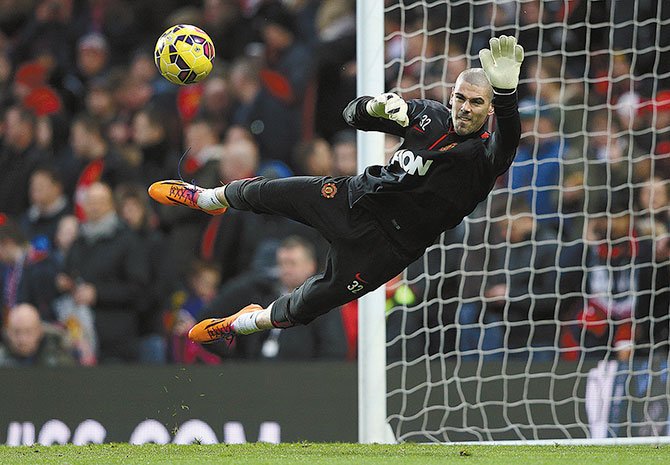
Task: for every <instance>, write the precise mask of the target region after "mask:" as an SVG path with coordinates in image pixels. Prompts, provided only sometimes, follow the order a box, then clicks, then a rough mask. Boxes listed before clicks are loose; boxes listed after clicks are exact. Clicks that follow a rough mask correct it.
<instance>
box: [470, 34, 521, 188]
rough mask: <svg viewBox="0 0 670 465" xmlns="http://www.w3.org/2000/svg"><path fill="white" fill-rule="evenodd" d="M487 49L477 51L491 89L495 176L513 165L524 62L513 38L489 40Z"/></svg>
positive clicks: (518, 132) (518, 128) (517, 138)
mask: <svg viewBox="0 0 670 465" xmlns="http://www.w3.org/2000/svg"><path fill="white" fill-rule="evenodd" d="M489 46H490V49H487V48H485V49H482V50H480V51H479V59H480V61H481V63H482V68H483V69H484V72H485V73H486V76H487V77H488V78H489V82H490V83H491V86H493V108H494V111H495V115H496V130H495V132H494V133H493V139H492V141H491V145H490V156H492V157H493V166H494V170H495V172H496V175H498V176H499V175H501V174H502V173H504V172H505V171H507V169H508V168H509V166H510V165H511V164H512V161H513V160H514V155H515V154H516V149H517V147H518V145H519V139H520V137H521V121H520V119H519V109H518V102H517V94H516V88H517V85H518V84H519V72H520V70H521V63H522V62H523V48H522V47H521V45H518V44H517V43H516V38H514V37H512V36H500V37H499V38H496V37H494V38H492V39H491V40H490V41H489Z"/></svg>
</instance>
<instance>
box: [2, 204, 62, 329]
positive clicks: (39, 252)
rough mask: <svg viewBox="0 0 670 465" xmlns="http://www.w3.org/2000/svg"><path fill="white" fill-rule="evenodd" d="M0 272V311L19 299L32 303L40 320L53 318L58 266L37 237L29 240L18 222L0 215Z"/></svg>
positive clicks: (11, 305)
mask: <svg viewBox="0 0 670 465" xmlns="http://www.w3.org/2000/svg"><path fill="white" fill-rule="evenodd" d="M0 263H2V264H3V265H4V266H5V268H4V270H3V273H2V274H1V275H0V286H2V287H0V289H2V303H1V305H2V309H3V314H4V313H5V311H6V310H7V309H9V308H12V307H14V306H16V305H17V304H20V303H22V302H27V303H30V304H32V305H33V306H34V307H35V308H36V309H37V310H38V311H39V313H40V316H41V318H42V319H43V320H46V321H53V320H54V314H53V309H52V308H51V304H52V302H53V300H54V299H55V298H56V296H57V295H58V291H57V290H56V286H55V278H56V275H57V274H58V271H59V269H60V266H59V264H58V262H57V261H56V260H55V258H54V257H53V256H52V255H51V254H50V253H49V251H48V248H47V247H45V245H44V244H43V243H42V242H40V241H35V242H34V243H30V242H28V239H27V238H26V236H25V235H24V234H23V232H22V231H21V229H20V228H19V226H18V224H16V222H15V221H14V220H12V219H11V218H9V217H7V216H5V215H0Z"/></svg>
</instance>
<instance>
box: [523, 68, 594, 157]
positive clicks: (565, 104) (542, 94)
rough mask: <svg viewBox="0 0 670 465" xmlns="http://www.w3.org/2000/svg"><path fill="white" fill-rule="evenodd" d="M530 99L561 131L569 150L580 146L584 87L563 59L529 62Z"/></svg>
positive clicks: (528, 86) (528, 94)
mask: <svg viewBox="0 0 670 465" xmlns="http://www.w3.org/2000/svg"><path fill="white" fill-rule="evenodd" d="M526 71H527V75H528V81H527V83H526V91H527V96H528V98H529V99H530V100H532V101H535V102H536V106H537V107H538V108H540V109H541V110H550V111H549V112H548V114H549V116H550V117H552V118H553V119H554V123H555V125H556V127H557V128H558V127H560V129H561V136H562V137H564V139H565V142H564V143H565V144H566V145H568V146H572V145H579V139H580V138H581V136H582V135H583V119H584V110H583V107H584V86H583V84H581V83H580V82H576V81H578V80H576V79H572V80H570V81H568V79H570V78H572V76H571V74H570V73H569V72H568V71H567V70H566V69H565V68H564V65H563V61H562V57H559V56H542V57H538V58H537V59H531V60H529V63H528V66H527V67H526Z"/></svg>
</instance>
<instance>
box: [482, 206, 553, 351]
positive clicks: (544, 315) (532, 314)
mask: <svg viewBox="0 0 670 465" xmlns="http://www.w3.org/2000/svg"><path fill="white" fill-rule="evenodd" d="M501 217H502V218H503V219H502V221H500V222H499V223H498V224H499V226H500V228H501V233H502V234H501V236H502V237H503V242H502V243H501V245H502V246H503V247H498V248H496V249H495V250H494V254H495V255H496V257H495V258H494V260H495V265H494V270H495V271H491V272H490V274H491V279H490V280H489V282H488V285H487V286H486V288H485V290H484V298H485V301H486V303H487V309H488V310H492V311H494V312H497V313H498V315H499V319H500V320H501V321H505V328H506V330H505V335H504V343H505V345H506V347H507V349H508V350H509V351H510V353H511V354H512V356H518V357H528V358H529V359H530V360H536V361H537V360H546V361H551V360H553V359H554V354H555V341H556V335H557V330H558V316H559V315H558V305H557V302H558V300H557V297H558V293H557V292H556V281H557V267H556V259H557V254H558V245H557V242H556V234H555V232H554V231H551V230H547V229H545V228H546V226H543V225H542V223H541V222H539V221H536V220H535V219H534V217H533V213H532V211H531V209H530V207H529V205H528V204H527V203H525V202H523V201H515V202H514V203H513V204H512V207H511V209H510V212H509V215H504V216H501Z"/></svg>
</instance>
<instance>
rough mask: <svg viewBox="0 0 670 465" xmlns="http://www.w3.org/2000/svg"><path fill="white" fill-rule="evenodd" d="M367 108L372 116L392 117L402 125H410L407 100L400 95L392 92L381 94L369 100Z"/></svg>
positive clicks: (392, 119)
mask: <svg viewBox="0 0 670 465" xmlns="http://www.w3.org/2000/svg"><path fill="white" fill-rule="evenodd" d="M365 109H366V110H367V112H368V114H369V115H370V116H376V117H377V118H384V119H390V120H391V121H395V122H396V123H398V124H399V125H400V126H402V127H407V126H408V125H409V116H407V102H405V101H404V100H403V99H402V98H401V97H400V96H399V95H397V94H394V93H392V92H389V93H386V94H381V95H378V96H376V97H375V98H373V99H372V100H370V101H368V103H366V104H365Z"/></svg>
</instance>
